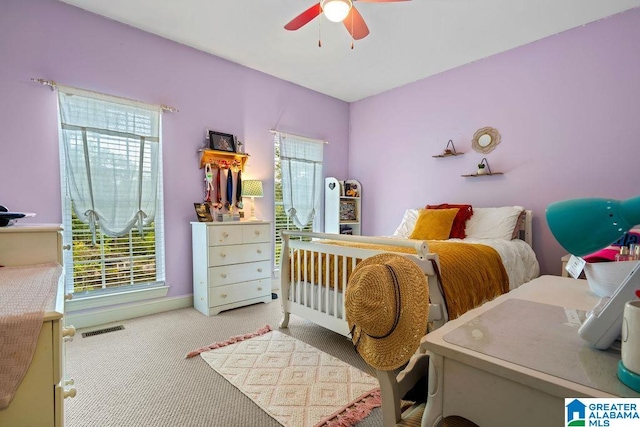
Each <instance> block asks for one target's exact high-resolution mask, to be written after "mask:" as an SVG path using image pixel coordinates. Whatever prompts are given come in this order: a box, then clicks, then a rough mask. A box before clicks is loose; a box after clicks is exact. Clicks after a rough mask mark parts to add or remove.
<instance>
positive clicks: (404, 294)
mask: <svg viewBox="0 0 640 427" xmlns="http://www.w3.org/2000/svg"><path fill="white" fill-rule="evenodd" d="M345 308H346V314H347V322H348V323H349V329H350V330H351V340H352V341H353V344H354V345H355V347H356V350H357V351H358V353H360V356H362V358H363V359H364V360H365V362H367V363H368V364H369V365H371V366H372V367H374V368H376V369H380V370H386V371H387V370H393V369H396V368H398V367H400V366H402V365H403V364H405V363H406V362H407V361H408V360H409V358H410V357H411V355H412V354H413V353H415V351H416V349H417V348H418V346H419V345H420V339H421V338H422V337H423V336H424V334H426V333H427V321H428V318H429V287H428V285H427V278H426V277H425V275H424V272H423V271H422V270H421V269H420V268H419V267H418V265H417V264H416V263H415V262H413V261H411V260H410V259H408V258H406V257H404V256H402V255H396V254H380V255H374V256H372V257H370V258H366V259H364V260H362V261H361V262H360V263H359V264H358V265H357V266H356V268H355V269H354V270H353V273H352V274H351V277H350V278H349V283H348V285H347V292H346V295H345Z"/></svg>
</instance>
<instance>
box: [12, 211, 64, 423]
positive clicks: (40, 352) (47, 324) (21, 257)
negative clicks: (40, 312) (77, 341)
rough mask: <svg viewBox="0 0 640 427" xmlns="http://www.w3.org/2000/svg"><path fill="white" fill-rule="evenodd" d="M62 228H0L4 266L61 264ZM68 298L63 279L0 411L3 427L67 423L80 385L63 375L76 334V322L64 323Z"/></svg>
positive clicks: (46, 225)
mask: <svg viewBox="0 0 640 427" xmlns="http://www.w3.org/2000/svg"><path fill="white" fill-rule="evenodd" d="M61 231H62V228H61V227H60V226H59V225H49V224H41V225H35V224H34V225H21V224H20V223H18V224H16V225H13V226H9V227H0V265H4V266H8V267H9V266H28V265H33V264H45V263H51V262H57V263H58V264H61V262H62V246H61V242H62V235H61ZM1 286H2V284H1V283H0V287H1ZM0 299H1V297H0ZM65 299H66V298H65V295H64V280H62V278H61V279H60V280H59V284H58V288H57V292H56V294H55V295H52V296H51V301H50V303H49V304H48V306H47V308H46V310H45V313H44V319H43V324H42V329H41V330H40V335H39V337H38V343H37V346H36V349H35V353H34V355H33V359H32V361H31V364H30V365H29V370H28V371H27V374H26V375H25V377H24V379H23V380H22V382H21V383H20V386H19V387H18V390H17V392H16V394H15V396H14V398H13V400H12V401H11V403H10V404H9V406H8V407H7V408H6V409H4V410H0V425H1V426H12V427H21V426H30V427H38V426H42V427H44V426H47V427H51V426H53V427H62V426H63V424H64V399H65V398H66V397H74V396H75V395H76V389H75V388H73V387H67V386H70V385H72V384H73V380H66V379H65V377H64V338H65V337H67V336H69V337H71V336H73V335H74V333H75V329H74V328H73V326H69V327H64V326H63V325H64V301H65Z"/></svg>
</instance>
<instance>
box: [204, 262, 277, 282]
mask: <svg viewBox="0 0 640 427" xmlns="http://www.w3.org/2000/svg"><path fill="white" fill-rule="evenodd" d="M270 266H271V260H267V261H256V262H250V263H246V264H231V265H223V266H220V267H209V286H222V285H228V284H230V283H237V282H248V281H250V280H258V279H270V278H271V268H270Z"/></svg>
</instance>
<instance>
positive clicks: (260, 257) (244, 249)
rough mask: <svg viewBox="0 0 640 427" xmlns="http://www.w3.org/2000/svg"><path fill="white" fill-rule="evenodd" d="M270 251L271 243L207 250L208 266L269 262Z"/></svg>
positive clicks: (217, 247) (219, 247) (218, 247)
mask: <svg viewBox="0 0 640 427" xmlns="http://www.w3.org/2000/svg"><path fill="white" fill-rule="evenodd" d="M270 250H271V243H254V244H250V245H235V246H216V247H212V248H209V254H208V261H209V262H208V266H209V267H216V266H219V265H229V264H241V263H245V262H254V261H266V260H271V252H270Z"/></svg>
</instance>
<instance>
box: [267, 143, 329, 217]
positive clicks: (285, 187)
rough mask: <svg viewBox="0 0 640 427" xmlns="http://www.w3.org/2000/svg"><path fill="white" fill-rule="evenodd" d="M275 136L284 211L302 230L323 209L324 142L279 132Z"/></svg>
mask: <svg viewBox="0 0 640 427" xmlns="http://www.w3.org/2000/svg"><path fill="white" fill-rule="evenodd" d="M275 137H276V138H279V142H280V164H281V169H282V202H283V204H284V210H285V212H286V214H287V216H288V217H289V218H290V219H291V220H292V221H293V224H294V225H295V226H296V227H298V228H300V229H302V228H304V227H306V226H307V225H308V224H309V223H310V222H311V220H313V217H314V216H315V214H316V213H317V212H318V210H319V209H320V201H321V195H322V158H323V150H324V141H320V140H316V139H310V138H304V137H301V136H297V135H289V134H285V133H280V132H276V133H275Z"/></svg>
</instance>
